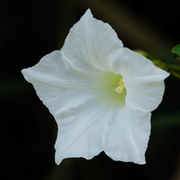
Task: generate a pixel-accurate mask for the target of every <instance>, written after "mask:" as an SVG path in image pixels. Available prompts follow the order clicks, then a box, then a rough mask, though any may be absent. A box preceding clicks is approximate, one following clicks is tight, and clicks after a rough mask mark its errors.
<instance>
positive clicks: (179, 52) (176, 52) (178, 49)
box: [171, 44, 180, 59]
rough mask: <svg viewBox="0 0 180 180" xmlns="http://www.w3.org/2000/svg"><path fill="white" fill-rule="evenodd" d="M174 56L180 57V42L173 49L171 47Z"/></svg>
mask: <svg viewBox="0 0 180 180" xmlns="http://www.w3.org/2000/svg"><path fill="white" fill-rule="evenodd" d="M171 51H172V53H173V55H174V57H177V58H178V59H179V58H180V44H178V45H176V46H174V47H173V48H172V49H171Z"/></svg>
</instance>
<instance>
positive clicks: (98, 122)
mask: <svg viewBox="0 0 180 180" xmlns="http://www.w3.org/2000/svg"><path fill="white" fill-rule="evenodd" d="M111 113H112V111H111V104H110V103H108V102H107V101H101V102H100V101H98V99H97V98H93V99H92V98H90V97H89V98H88V99H87V98H86V100H83V102H82V99H81V100H80V101H79V102H78V101H77V102H76V105H75V106H73V107H71V108H67V109H64V111H62V112H60V113H59V114H58V115H56V120H57V123H58V127H59V131H58V137H57V141H56V144H55V149H56V155H55V160H56V163H57V164H60V163H61V161H62V160H63V159H64V158H70V157H84V158H86V159H91V158H93V157H94V156H96V155H98V154H99V153H100V152H101V151H103V149H104V144H103V143H104V141H105V140H104V131H105V128H106V124H107V123H106V122H107V121H108V120H109V119H110V116H111Z"/></svg>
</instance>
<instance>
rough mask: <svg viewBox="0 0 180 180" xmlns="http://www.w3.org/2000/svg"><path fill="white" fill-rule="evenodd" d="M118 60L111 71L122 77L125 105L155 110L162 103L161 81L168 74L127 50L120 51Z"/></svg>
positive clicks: (144, 109)
mask: <svg viewBox="0 0 180 180" xmlns="http://www.w3.org/2000/svg"><path fill="white" fill-rule="evenodd" d="M118 58H119V59H118ZM118 58H117V60H116V61H115V62H114V65H113V71H114V72H115V73H117V72H119V73H121V74H122V76H123V80H124V84H125V88H126V90H127V96H126V103H127V104H129V105H130V106H131V107H133V108H135V109H139V110H142V111H152V110H154V109H156V108H157V106H158V105H159V103H160V102H161V101H162V96H163V94H164V82H163V81H164V79H165V78H166V77H168V76H169V73H167V72H166V71H164V70H162V69H160V68H158V67H156V66H155V65H154V64H153V63H152V62H151V61H150V60H148V59H146V58H145V57H143V56H142V55H140V54H138V53H136V52H133V51H131V50H129V49H127V48H124V49H123V50H121V52H120V55H119V56H118Z"/></svg>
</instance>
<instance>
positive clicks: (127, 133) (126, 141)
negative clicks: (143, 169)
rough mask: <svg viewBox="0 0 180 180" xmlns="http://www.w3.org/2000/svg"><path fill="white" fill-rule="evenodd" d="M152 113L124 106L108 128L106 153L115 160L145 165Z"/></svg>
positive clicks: (109, 123)
mask: <svg viewBox="0 0 180 180" xmlns="http://www.w3.org/2000/svg"><path fill="white" fill-rule="evenodd" d="M150 115H151V114H150V113H148V112H147V113H146V112H141V111H138V110H134V109H132V108H131V107H129V106H128V105H127V106H124V108H122V109H121V110H117V112H116V114H115V115H114V118H113V120H112V121H109V122H108V124H107V128H106V135H105V139H106V143H105V153H106V154H107V155H108V156H110V157H111V158H112V159H113V160H116V161H124V162H134V163H137V164H145V152H146V149H147V144H148V140H149V135H150Z"/></svg>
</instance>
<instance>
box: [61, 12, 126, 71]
mask: <svg viewBox="0 0 180 180" xmlns="http://www.w3.org/2000/svg"><path fill="white" fill-rule="evenodd" d="M122 47H123V44H122V42H121V41H120V40H119V39H118V37H117V34H116V32H115V31H114V30H113V29H112V28H111V26H110V25H109V24H107V23H103V22H102V21H100V20H97V19H95V18H93V16H92V14H91V11H90V10H87V11H86V13H85V14H84V15H83V16H82V18H81V19H80V21H79V22H77V23H76V24H75V25H74V26H73V27H72V28H71V30H70V32H69V34H68V36H67V38H66V40H65V44H64V46H63V48H62V54H63V56H64V57H66V58H67V59H69V61H70V63H72V64H73V67H77V68H79V67H84V66H87V64H89V65H90V66H91V67H94V68H96V69H99V70H102V71H111V63H112V61H113V60H114V59H115V58H116V56H117V54H118V52H119V49H121V48H122Z"/></svg>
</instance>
